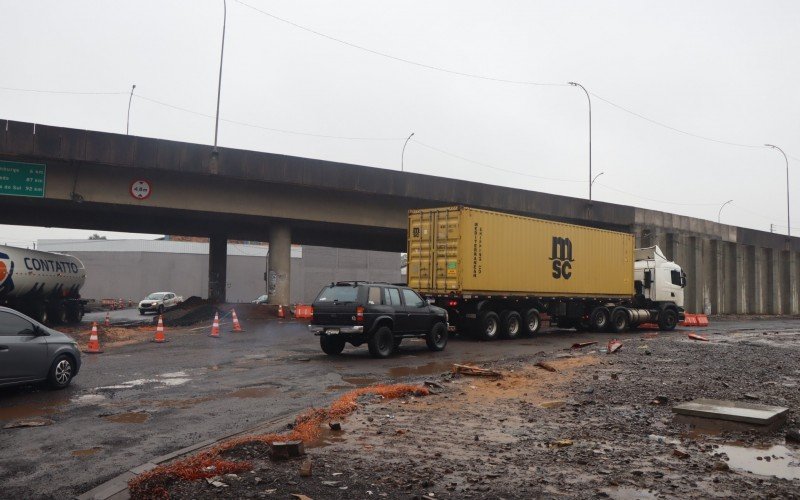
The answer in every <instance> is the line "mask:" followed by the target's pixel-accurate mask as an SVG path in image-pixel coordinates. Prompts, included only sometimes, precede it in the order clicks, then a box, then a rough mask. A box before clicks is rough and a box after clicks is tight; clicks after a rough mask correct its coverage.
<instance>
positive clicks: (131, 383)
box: [97, 378, 160, 391]
mask: <svg viewBox="0 0 800 500" xmlns="http://www.w3.org/2000/svg"><path fill="white" fill-rule="evenodd" d="M158 382H160V380H158V379H155V378H140V379H137V380H129V381H128V382H123V383H121V384H117V385H107V386H104V387H98V388H97V390H98V391H103V390H118V389H132V388H134V387H138V386H140V385H145V384H156V383H158Z"/></svg>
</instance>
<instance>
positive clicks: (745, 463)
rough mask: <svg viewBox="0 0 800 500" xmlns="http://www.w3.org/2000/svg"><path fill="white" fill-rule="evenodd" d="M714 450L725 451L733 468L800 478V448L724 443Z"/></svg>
mask: <svg viewBox="0 0 800 500" xmlns="http://www.w3.org/2000/svg"><path fill="white" fill-rule="evenodd" d="M714 452H715V453H725V454H726V455H727V456H728V458H729V460H728V465H729V466H730V467H731V468H732V469H739V470H743V471H746V472H751V473H753V474H758V475H760V476H774V477H779V478H782V479H800V450H793V449H789V448H787V447H786V446H783V445H775V446H772V447H770V448H765V449H758V448H746V447H744V446H733V445H724V446H720V447H719V448H717V449H716V450H714Z"/></svg>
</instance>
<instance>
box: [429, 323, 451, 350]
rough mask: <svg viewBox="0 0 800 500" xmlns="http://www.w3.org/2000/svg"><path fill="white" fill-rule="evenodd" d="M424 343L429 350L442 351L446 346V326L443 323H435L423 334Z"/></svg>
mask: <svg viewBox="0 0 800 500" xmlns="http://www.w3.org/2000/svg"><path fill="white" fill-rule="evenodd" d="M425 343H426V344H428V349H430V350H431V351H443V350H444V348H445V347H446V346H447V327H446V326H445V324H444V323H436V324H435V325H433V328H431V331H429V332H428V335H426V336H425Z"/></svg>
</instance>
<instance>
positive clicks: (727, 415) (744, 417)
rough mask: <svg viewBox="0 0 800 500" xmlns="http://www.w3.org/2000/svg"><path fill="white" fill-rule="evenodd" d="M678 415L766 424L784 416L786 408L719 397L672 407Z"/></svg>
mask: <svg viewBox="0 0 800 500" xmlns="http://www.w3.org/2000/svg"><path fill="white" fill-rule="evenodd" d="M672 411H673V412H675V413H677V414H679V415H690V416H693V417H703V418H712V419H718V420H731V421H733V422H746V423H748V424H756V425H768V424H773V423H775V422H777V421H779V420H783V419H785V418H786V414H787V413H788V412H789V409H788V408H783V407H780V406H766V405H758V404H752V403H743V402H740V401H722V400H719V399H695V400H694V401H689V402H688V403H683V404H679V405H677V406H675V407H674V408H672Z"/></svg>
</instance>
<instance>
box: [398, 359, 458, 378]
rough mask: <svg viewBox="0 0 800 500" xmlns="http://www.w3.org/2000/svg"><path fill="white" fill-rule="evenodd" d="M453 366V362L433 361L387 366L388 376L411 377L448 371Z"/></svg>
mask: <svg viewBox="0 0 800 500" xmlns="http://www.w3.org/2000/svg"><path fill="white" fill-rule="evenodd" d="M452 367H453V363H449V362H442V361H435V362H433V363H427V364H424V365H420V366H396V367H394V368H389V376H390V377H395V378H397V377H413V376H415V375H438V374H440V373H443V372H449V371H450V369H451V368H452Z"/></svg>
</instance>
